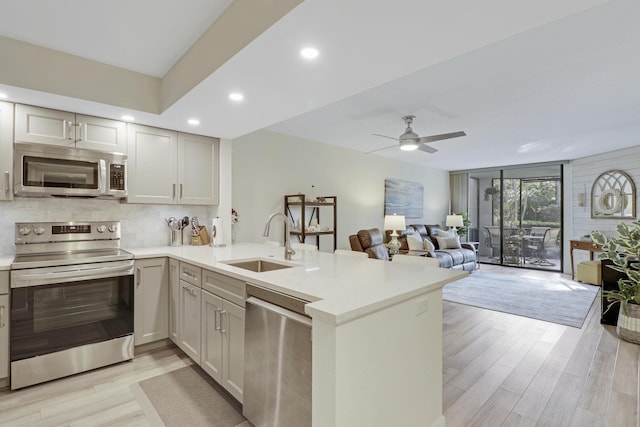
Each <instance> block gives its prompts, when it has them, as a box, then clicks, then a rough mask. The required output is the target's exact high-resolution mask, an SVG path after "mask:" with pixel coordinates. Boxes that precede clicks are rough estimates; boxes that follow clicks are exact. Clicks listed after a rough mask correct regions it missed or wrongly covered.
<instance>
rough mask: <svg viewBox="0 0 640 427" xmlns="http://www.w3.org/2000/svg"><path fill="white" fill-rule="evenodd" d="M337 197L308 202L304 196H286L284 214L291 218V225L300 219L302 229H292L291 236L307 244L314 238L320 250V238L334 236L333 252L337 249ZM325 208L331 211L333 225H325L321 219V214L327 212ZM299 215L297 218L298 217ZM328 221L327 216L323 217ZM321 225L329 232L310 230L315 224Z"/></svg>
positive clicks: (322, 197)
mask: <svg viewBox="0 0 640 427" xmlns="http://www.w3.org/2000/svg"><path fill="white" fill-rule="evenodd" d="M337 206H338V202H337V197H336V196H321V197H318V198H317V199H316V200H315V201H309V200H307V197H306V195H304V194H290V195H285V196H284V214H285V215H286V216H287V217H288V218H289V221H290V222H291V224H295V223H296V219H297V218H298V217H299V219H300V228H299V229H297V228H295V227H291V230H290V234H291V235H292V236H297V237H298V241H299V242H300V243H307V242H306V239H307V237H313V238H314V239H315V245H316V246H317V247H318V249H320V236H333V239H332V241H333V248H332V252H333V251H334V250H335V249H336V244H337V234H336V228H337V223H338V216H337ZM323 208H329V209H326V210H330V211H331V215H333V217H332V218H331V219H332V223H331V224H327V223H323V222H322V221H321V219H320V212H321V211H322V210H325V209H323ZM296 215H297V216H296ZM323 218H325V219H326V216H324V215H323ZM314 220H315V221H316V222H317V224H320V226H328V227H329V230H328V231H318V230H310V227H312V226H311V224H312V223H313V222H314Z"/></svg>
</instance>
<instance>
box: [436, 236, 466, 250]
mask: <svg viewBox="0 0 640 427" xmlns="http://www.w3.org/2000/svg"><path fill="white" fill-rule="evenodd" d="M436 239H438V246H439V247H440V249H460V248H461V246H460V238H459V237H458V236H455V237H446V238H443V237H436Z"/></svg>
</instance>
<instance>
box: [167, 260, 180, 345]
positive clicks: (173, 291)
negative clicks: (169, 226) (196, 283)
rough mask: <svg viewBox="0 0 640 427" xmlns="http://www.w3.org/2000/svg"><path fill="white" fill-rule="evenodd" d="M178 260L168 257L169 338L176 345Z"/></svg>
mask: <svg viewBox="0 0 640 427" xmlns="http://www.w3.org/2000/svg"><path fill="white" fill-rule="evenodd" d="M179 271H180V261H177V260H175V259H173V258H171V259H169V338H170V339H171V341H173V343H174V344H176V345H178V344H179V343H180V341H179V340H178V332H179V331H178V327H179V324H180V272H179Z"/></svg>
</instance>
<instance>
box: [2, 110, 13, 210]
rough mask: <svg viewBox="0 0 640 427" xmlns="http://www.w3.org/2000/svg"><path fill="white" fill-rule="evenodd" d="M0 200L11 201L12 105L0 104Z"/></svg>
mask: <svg viewBox="0 0 640 427" xmlns="http://www.w3.org/2000/svg"><path fill="white" fill-rule="evenodd" d="M0 174H2V175H1V176H0V200H11V199H13V190H12V188H11V181H12V180H13V104H12V103H10V102H0Z"/></svg>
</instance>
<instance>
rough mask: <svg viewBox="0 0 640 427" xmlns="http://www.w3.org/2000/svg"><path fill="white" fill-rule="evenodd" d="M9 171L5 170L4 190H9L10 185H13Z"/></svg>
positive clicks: (6, 191)
mask: <svg viewBox="0 0 640 427" xmlns="http://www.w3.org/2000/svg"><path fill="white" fill-rule="evenodd" d="M9 178H10V176H9V171H4V192H5V193H8V192H9V187H11V182H10V181H9Z"/></svg>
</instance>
